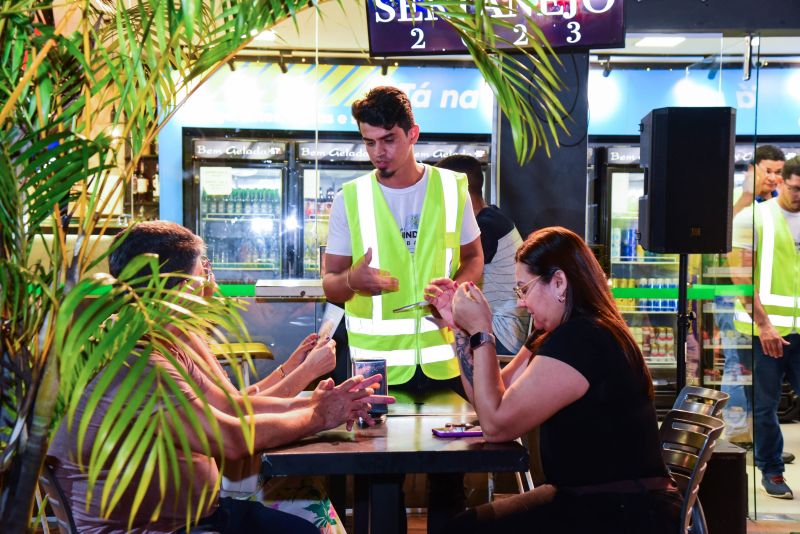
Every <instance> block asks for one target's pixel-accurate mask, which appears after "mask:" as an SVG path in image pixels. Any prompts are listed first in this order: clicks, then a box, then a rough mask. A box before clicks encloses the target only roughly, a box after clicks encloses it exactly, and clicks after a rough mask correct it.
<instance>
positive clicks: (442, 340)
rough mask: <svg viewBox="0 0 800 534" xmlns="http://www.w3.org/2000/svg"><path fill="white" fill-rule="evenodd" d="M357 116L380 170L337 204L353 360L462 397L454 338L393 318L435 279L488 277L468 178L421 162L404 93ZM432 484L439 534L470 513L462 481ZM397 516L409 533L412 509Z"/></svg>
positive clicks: (334, 289) (334, 273) (337, 289)
mask: <svg viewBox="0 0 800 534" xmlns="http://www.w3.org/2000/svg"><path fill="white" fill-rule="evenodd" d="M352 113H353V118H355V120H356V121H357V122H358V129H359V131H360V132H361V137H362V138H363V140H364V144H365V145H366V150H367V153H368V154H369V158H370V161H371V162H372V164H373V165H374V166H375V171H373V172H371V173H369V174H366V175H364V176H361V177H360V178H356V179H355V180H353V181H351V182H348V183H346V184H345V185H344V186H343V188H342V191H341V193H339V194H338V195H337V196H336V197H335V198H334V201H333V206H332V207H331V214H330V222H329V227H328V244H327V248H326V254H325V274H324V277H323V281H322V283H323V288H324V290H325V296H326V297H327V298H328V300H331V301H333V302H344V303H345V318H346V325H347V336H348V342H349V345H350V356H351V358H353V359H364V358H380V359H385V360H386V364H387V378H388V381H387V383H388V385H389V386H390V388H391V390H392V392H393V394H398V389H399V390H400V391H401V392H402V391H408V392H411V393H412V394H413V393H420V392H423V391H429V390H431V389H436V388H441V387H446V388H450V389H453V390H455V391H457V392H459V393H460V394H461V395H462V396H464V393H463V391H464V390H463V385H462V384H461V379H460V377H459V368H458V362H457V360H456V358H455V354H454V352H453V348H452V346H451V342H452V341H453V336H452V332H450V331H449V330H448V329H446V328H444V329H440V328H437V327H436V326H435V325H434V324H433V323H432V322H430V321H428V320H426V319H425V318H424V316H425V315H427V311H426V310H424V309H421V308H415V309H411V310H408V311H405V312H400V313H395V312H394V310H395V309H397V308H401V307H403V306H406V305H408V304H412V303H415V302H420V301H422V300H423V297H424V294H423V292H424V289H425V287H427V285H428V283H429V282H430V281H431V280H434V279H436V278H441V277H448V278H451V279H453V280H456V281H458V282H466V281H477V280H478V279H479V278H480V277H481V273H482V272H483V251H482V248H481V240H480V230H479V228H478V223H477V221H476V220H475V214H474V213H473V211H472V206H471V204H470V201H469V196H468V194H467V179H466V177H465V176H464V175H463V174H457V173H454V172H452V171H448V170H445V169H437V168H435V167H431V166H428V165H423V164H421V163H418V162H417V161H416V158H415V157H414V145H415V144H416V142H417V140H418V139H419V126H418V125H417V124H415V122H414V114H413V112H412V111H411V104H410V103H409V100H408V97H407V96H406V94H405V93H403V92H402V91H400V90H399V89H397V88H395V87H376V88H374V89H372V90H371V91H370V92H369V93H368V94H367V95H366V97H364V98H363V99H361V100H357V101H356V102H354V103H353V105H352ZM353 260H355V261H353ZM400 476H402V475H400ZM428 481H429V492H428V494H429V499H428V532H436V531H438V529H439V528H441V526H442V525H443V523H444V522H445V521H446V520H447V519H449V518H450V517H452V516H453V515H455V514H456V513H458V512H460V511H463V510H464V507H465V504H466V497H465V494H464V484H463V475H460V474H440V475H432V476H430V477H428ZM399 508H400V509H399V510H398V517H397V521H398V522H399V523H400V525H401V532H402V531H404V528H403V525H404V524H405V520H406V515H405V507H404V505H402V504H401V505H400V507H399ZM387 520H388V521H391V520H393V519H392V518H387Z"/></svg>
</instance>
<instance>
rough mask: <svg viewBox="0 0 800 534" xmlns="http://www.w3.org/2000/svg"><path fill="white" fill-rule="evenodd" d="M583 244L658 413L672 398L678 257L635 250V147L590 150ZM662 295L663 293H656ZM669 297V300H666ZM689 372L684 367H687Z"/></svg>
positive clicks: (640, 180) (639, 186) (640, 184)
mask: <svg viewBox="0 0 800 534" xmlns="http://www.w3.org/2000/svg"><path fill="white" fill-rule="evenodd" d="M589 156H590V161H589V176H588V184H589V191H588V193H589V195H588V196H589V202H588V204H587V233H586V235H587V240H588V241H589V245H590V246H591V247H592V248H593V250H594V251H595V254H597V255H598V260H599V261H600V264H601V265H603V267H604V268H605V269H606V271H607V274H608V275H609V283H610V285H611V287H612V290H613V292H614V295H615V297H616V302H617V306H618V308H619V310H620V311H621V312H622V316H623V318H624V319H625V321H626V322H627V324H628V326H629V327H630V329H631V332H632V333H633V336H634V338H635V339H636V341H637V343H638V344H639V347H640V348H641V349H642V353H643V354H644V358H645V361H646V362H647V365H648V367H649V369H650V373H651V374H652V376H653V384H654V386H655V391H656V407H657V408H658V409H659V410H665V409H669V408H670V407H671V406H672V403H673V401H674V399H675V395H676V384H677V366H676V360H675V339H676V338H677V332H676V326H677V321H676V314H677V309H678V303H677V300H676V299H674V298H665V296H667V295H665V293H669V294H671V293H673V292H674V291H663V290H666V289H674V288H677V284H678V256H677V254H654V253H651V252H647V251H645V250H644V249H643V248H642V247H641V245H639V244H638V239H637V232H638V230H639V228H638V224H639V223H638V221H639V212H638V211H639V197H640V196H642V194H643V193H644V170H642V169H641V167H639V148H638V147H636V146H615V147H602V146H600V147H591V148H590V152H589ZM658 290H661V291H658ZM670 296H671V295H670ZM687 367H688V366H687Z"/></svg>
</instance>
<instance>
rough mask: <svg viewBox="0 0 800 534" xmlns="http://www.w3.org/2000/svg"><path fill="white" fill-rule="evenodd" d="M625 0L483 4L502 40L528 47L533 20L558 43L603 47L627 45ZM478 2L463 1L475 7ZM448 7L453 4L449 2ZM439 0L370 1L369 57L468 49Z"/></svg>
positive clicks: (500, 43)
mask: <svg viewBox="0 0 800 534" xmlns="http://www.w3.org/2000/svg"><path fill="white" fill-rule="evenodd" d="M623 5H624V2H623V0H494V1H489V2H486V4H485V6H484V9H485V10H486V13H487V15H488V16H489V17H491V18H492V19H494V20H497V21H498V23H499V24H495V25H494V30H495V35H496V36H497V45H498V46H499V47H502V48H513V47H515V46H520V47H523V48H524V47H526V46H528V44H529V43H528V34H529V33H531V32H530V31H529V27H530V25H531V24H535V25H536V26H538V27H539V29H541V30H542V33H544V35H545V37H546V38H547V40H548V42H549V43H550V45H551V46H552V47H553V48H581V49H588V48H603V47H615V46H620V45H623V44H624V42H625V22H624V21H625V19H624V17H623V13H622V9H623ZM473 6H474V4H473V3H471V2H469V3H464V4H462V7H463V9H467V10H469V9H472V8H473ZM448 9H454V8H453V7H450V6H448ZM442 10H443V8H442V7H441V6H438V5H437V4H436V1H435V0H418V1H416V2H412V0H367V27H368V28H369V54H370V56H403V55H439V54H465V53H466V52H467V48H466V46H464V43H463V42H462V41H461V37H460V36H459V35H458V33H457V32H456V31H455V30H454V29H453V28H452V27H451V26H450V25H449V24H448V23H446V22H445V21H443V20H440V19H439V18H438V17H437V16H436V13H437V12H441V11H442Z"/></svg>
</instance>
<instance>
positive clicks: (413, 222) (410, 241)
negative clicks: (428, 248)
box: [400, 213, 420, 252]
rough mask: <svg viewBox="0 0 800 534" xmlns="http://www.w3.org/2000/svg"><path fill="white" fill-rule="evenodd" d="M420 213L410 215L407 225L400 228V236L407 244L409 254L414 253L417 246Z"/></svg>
mask: <svg viewBox="0 0 800 534" xmlns="http://www.w3.org/2000/svg"><path fill="white" fill-rule="evenodd" d="M419 217H420V215H419V213H415V214H413V215H409V216H408V217H407V218H406V223H405V224H404V225H403V226H402V227H401V228H400V236H401V237H402V238H403V241H405V242H406V247H408V251H409V252H414V248H416V246H417V231H418V230H419Z"/></svg>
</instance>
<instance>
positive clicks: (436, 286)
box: [425, 278, 458, 328]
mask: <svg viewBox="0 0 800 534" xmlns="http://www.w3.org/2000/svg"><path fill="white" fill-rule="evenodd" d="M457 288H458V282H455V281H453V280H450V279H449V278H437V279H436V280H433V281H432V282H431V283H430V284H428V287H426V288H425V300H427V301H428V302H430V304H431V306H433V308H434V310H436V312H438V314H439V318H441V321H442V322H443V323H444V326H449V327H450V328H455V327H456V324H455V321H453V309H452V303H453V297H454V296H455V294H456V289H457Z"/></svg>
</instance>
